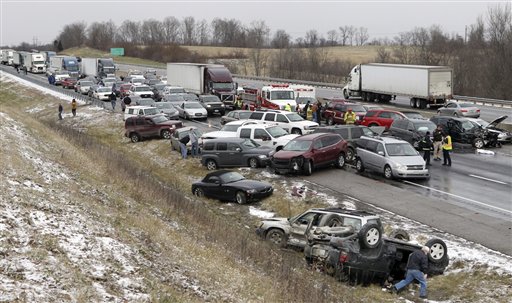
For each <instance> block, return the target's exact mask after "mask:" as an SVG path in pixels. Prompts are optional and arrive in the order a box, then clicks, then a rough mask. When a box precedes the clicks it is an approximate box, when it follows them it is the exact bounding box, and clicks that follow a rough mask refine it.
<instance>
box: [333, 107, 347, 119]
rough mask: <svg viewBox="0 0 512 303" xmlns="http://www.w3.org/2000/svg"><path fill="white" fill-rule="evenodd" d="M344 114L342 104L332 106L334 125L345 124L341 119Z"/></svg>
mask: <svg viewBox="0 0 512 303" xmlns="http://www.w3.org/2000/svg"><path fill="white" fill-rule="evenodd" d="M344 112H345V108H344V105H343V104H335V105H334V113H333V115H334V123H336V124H345V120H344V119H343V118H344V117H343V115H344Z"/></svg>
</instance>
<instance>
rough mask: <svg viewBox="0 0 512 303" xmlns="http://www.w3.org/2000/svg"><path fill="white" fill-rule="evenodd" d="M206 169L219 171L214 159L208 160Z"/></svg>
mask: <svg viewBox="0 0 512 303" xmlns="http://www.w3.org/2000/svg"><path fill="white" fill-rule="evenodd" d="M205 164H206V169H208V170H216V169H217V162H215V160H212V159H208V160H206V163H205Z"/></svg>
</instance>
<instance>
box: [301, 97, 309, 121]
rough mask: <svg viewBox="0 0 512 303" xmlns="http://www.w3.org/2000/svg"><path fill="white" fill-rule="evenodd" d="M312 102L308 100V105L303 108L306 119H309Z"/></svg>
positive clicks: (303, 115)
mask: <svg viewBox="0 0 512 303" xmlns="http://www.w3.org/2000/svg"><path fill="white" fill-rule="evenodd" d="M310 103H311V102H310V101H309V100H308V102H306V105H304V108H303V109H302V117H304V119H306V120H307V119H308V109H309V107H310V106H311V104H310Z"/></svg>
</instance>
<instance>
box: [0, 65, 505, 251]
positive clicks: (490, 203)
mask: <svg viewBox="0 0 512 303" xmlns="http://www.w3.org/2000/svg"><path fill="white" fill-rule="evenodd" d="M120 67H121V69H123V68H127V67H126V66H125V67H123V66H122V65H121V66H120ZM131 68H132V69H134V67H131ZM2 69H8V71H10V72H12V71H13V70H12V68H8V67H2ZM139 69H140V67H139ZM159 73H162V74H163V70H159ZM22 77H26V78H29V79H33V80H35V81H40V82H46V80H45V79H44V78H43V77H42V76H40V75H31V74H29V75H27V76H22ZM239 83H241V82H239ZM243 83H248V81H247V80H244V82H243ZM261 84H262V83H261ZM251 85H258V84H257V82H251ZM338 92H339V91H338ZM317 94H318V95H319V96H320V97H329V96H334V95H339V94H337V92H336V91H333V90H324V89H318V90H317ZM328 94H331V95H328ZM406 105H407V108H409V107H408V102H407V104H406ZM481 108H482V107H481ZM485 108H487V107H485ZM491 108H492V107H491ZM492 109H495V110H496V112H498V113H500V114H503V113H505V112H506V111H507V109H503V108H492ZM508 110H509V109H508ZM430 112H432V111H430ZM485 113H486V114H491V113H492V111H491V109H489V111H487V110H485ZM483 115H484V109H483V110H482V116H483ZM484 119H486V118H485V117H484ZM509 119H510V118H509ZM219 121H220V118H219V117H213V118H209V119H208V122H207V123H199V122H196V123H195V124H196V125H198V126H199V127H200V128H201V129H202V131H203V132H207V131H213V130H216V129H217V128H218V127H219V126H220V123H219ZM187 123H189V122H187ZM190 123H194V122H190ZM492 150H493V151H494V152H495V155H492V156H489V155H483V154H477V153H474V152H471V153H455V154H453V156H452V161H453V166H452V167H444V166H441V163H440V162H438V161H432V164H433V165H432V167H431V178H430V180H425V181H417V180H391V181H389V180H385V179H384V177H383V176H382V175H379V174H369V173H363V174H359V173H357V172H356V171H355V169H354V168H353V167H350V166H348V167H346V168H345V169H343V170H337V169H322V170H320V171H315V172H314V173H313V175H312V176H310V177H304V176H289V178H297V179H305V180H308V181H310V182H313V183H316V184H318V186H319V188H321V187H322V186H323V187H326V188H329V189H332V190H334V191H337V192H339V193H343V194H348V195H351V196H353V197H356V198H357V199H359V200H361V201H364V202H366V203H369V204H372V205H375V206H377V207H381V208H383V209H386V210H389V211H392V212H394V213H396V214H398V215H402V216H405V217H408V218H411V219H414V220H417V221H419V222H422V223H425V224H428V225H430V226H433V227H436V228H438V229H440V230H443V231H445V232H449V233H452V234H455V235H458V236H462V237H464V238H466V239H468V240H471V241H474V242H476V243H480V244H482V245H484V246H487V247H489V248H491V249H495V250H498V251H500V252H502V253H505V254H508V255H512V145H506V146H504V147H503V148H501V149H500V148H495V149H492Z"/></svg>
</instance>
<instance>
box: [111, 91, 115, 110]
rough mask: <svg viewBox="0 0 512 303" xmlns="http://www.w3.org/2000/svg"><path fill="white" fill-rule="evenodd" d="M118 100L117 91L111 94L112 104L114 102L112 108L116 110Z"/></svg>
mask: <svg viewBox="0 0 512 303" xmlns="http://www.w3.org/2000/svg"><path fill="white" fill-rule="evenodd" d="M116 100H117V96H116V93H115V92H112V93H111V94H110V104H112V110H113V111H115V110H116Z"/></svg>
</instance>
